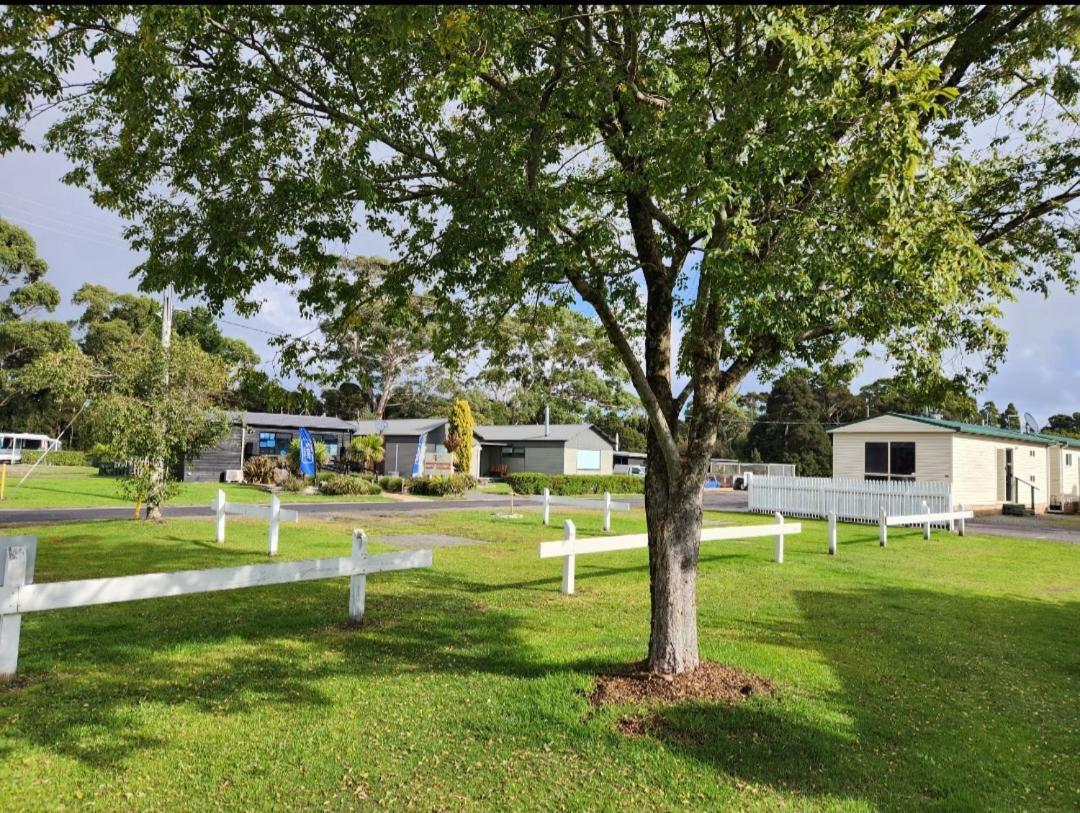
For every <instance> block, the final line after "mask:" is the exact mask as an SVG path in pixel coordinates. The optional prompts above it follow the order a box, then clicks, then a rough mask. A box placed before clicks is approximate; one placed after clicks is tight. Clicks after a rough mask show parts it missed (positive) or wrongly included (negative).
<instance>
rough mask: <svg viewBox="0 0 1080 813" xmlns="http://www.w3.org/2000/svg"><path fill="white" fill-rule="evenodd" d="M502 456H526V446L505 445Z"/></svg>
mask: <svg viewBox="0 0 1080 813" xmlns="http://www.w3.org/2000/svg"><path fill="white" fill-rule="evenodd" d="M502 456H503V457H524V456H525V447H524V446H505V447H503V453H502Z"/></svg>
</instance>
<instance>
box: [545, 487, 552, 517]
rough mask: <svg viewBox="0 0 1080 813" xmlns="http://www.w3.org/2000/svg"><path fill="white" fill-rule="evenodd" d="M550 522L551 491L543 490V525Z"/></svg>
mask: <svg viewBox="0 0 1080 813" xmlns="http://www.w3.org/2000/svg"><path fill="white" fill-rule="evenodd" d="M550 521H551V490H550V489H546V488H545V489H544V524H545V525H547V524H548V523H549V522H550Z"/></svg>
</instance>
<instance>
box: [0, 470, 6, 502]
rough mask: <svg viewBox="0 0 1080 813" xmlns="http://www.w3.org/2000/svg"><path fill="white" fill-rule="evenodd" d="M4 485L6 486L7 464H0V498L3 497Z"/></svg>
mask: <svg viewBox="0 0 1080 813" xmlns="http://www.w3.org/2000/svg"><path fill="white" fill-rule="evenodd" d="M5 487H7V466H4V465H0V500H2V499H4V488H5Z"/></svg>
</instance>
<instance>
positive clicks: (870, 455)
mask: <svg viewBox="0 0 1080 813" xmlns="http://www.w3.org/2000/svg"><path fill="white" fill-rule="evenodd" d="M863 471H865V472H866V473H867V474H888V473H889V444H888V443H867V444H866V467H865V468H864V469H863Z"/></svg>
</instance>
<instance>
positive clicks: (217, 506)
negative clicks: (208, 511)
mask: <svg viewBox="0 0 1080 813" xmlns="http://www.w3.org/2000/svg"><path fill="white" fill-rule="evenodd" d="M214 511H215V513H216V514H217V518H216V524H215V527H216V528H217V543H218V544H219V545H224V544H225V492H224V491H222V490H221V489H220V488H219V489H218V491H217V502H216V503H214Z"/></svg>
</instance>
